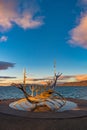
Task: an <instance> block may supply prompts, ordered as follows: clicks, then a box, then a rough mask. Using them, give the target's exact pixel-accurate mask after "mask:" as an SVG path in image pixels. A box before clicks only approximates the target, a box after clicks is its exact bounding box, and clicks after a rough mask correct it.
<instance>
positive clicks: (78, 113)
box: [0, 99, 87, 119]
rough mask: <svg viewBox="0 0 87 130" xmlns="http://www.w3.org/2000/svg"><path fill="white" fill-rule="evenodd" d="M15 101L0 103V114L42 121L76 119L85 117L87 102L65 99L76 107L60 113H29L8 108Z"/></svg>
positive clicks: (86, 114)
mask: <svg viewBox="0 0 87 130" xmlns="http://www.w3.org/2000/svg"><path fill="white" fill-rule="evenodd" d="M14 101H17V100H16V99H13V100H12V99H11V100H3V101H0V113H3V114H7V115H11V116H20V117H26V118H39V119H40V118H42V119H64V118H77V117H86V116H87V100H77V99H67V102H68V103H71V102H73V103H75V105H76V104H77V106H76V107H75V108H74V109H72V110H71V109H67V110H65V111H62V112H60V111H59V112H29V111H20V110H15V109H12V108H11V107H9V104H11V103H12V102H14Z"/></svg>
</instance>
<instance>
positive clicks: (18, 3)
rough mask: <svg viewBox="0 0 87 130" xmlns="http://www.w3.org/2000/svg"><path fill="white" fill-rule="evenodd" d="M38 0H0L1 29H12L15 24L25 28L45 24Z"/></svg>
mask: <svg viewBox="0 0 87 130" xmlns="http://www.w3.org/2000/svg"><path fill="white" fill-rule="evenodd" d="M39 13H40V7H39V4H38V2H37V0H32V1H31V0H24V1H23V0H0V31H1V32H2V31H6V30H8V29H11V28H12V27H13V26H14V25H15V24H16V25H18V26H20V27H21V28H23V29H27V28H36V27H39V26H41V25H42V24H43V17H42V16H40V15H39Z"/></svg>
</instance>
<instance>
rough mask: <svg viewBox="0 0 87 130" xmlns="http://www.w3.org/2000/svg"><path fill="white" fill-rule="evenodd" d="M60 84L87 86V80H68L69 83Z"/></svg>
mask: <svg viewBox="0 0 87 130" xmlns="http://www.w3.org/2000/svg"><path fill="white" fill-rule="evenodd" d="M58 86H87V80H85V81H80V82H67V83H62V84H58Z"/></svg>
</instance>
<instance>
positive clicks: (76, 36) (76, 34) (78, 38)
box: [69, 14, 87, 48]
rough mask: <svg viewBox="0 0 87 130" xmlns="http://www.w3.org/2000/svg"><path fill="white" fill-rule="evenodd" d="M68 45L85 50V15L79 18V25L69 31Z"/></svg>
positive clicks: (86, 28) (86, 43) (86, 31)
mask: <svg viewBox="0 0 87 130" xmlns="http://www.w3.org/2000/svg"><path fill="white" fill-rule="evenodd" d="M70 37H71V39H70V40H69V43H70V44H72V45H75V46H81V47H83V48H87V14H85V15H83V16H82V17H81V18H80V22H79V24H78V25H77V26H76V27H75V28H73V29H72V30H71V31H70Z"/></svg>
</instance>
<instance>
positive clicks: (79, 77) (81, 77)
mask: <svg viewBox="0 0 87 130" xmlns="http://www.w3.org/2000/svg"><path fill="white" fill-rule="evenodd" d="M75 78H76V80H77V81H83V80H87V74H85V75H77V76H75Z"/></svg>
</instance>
